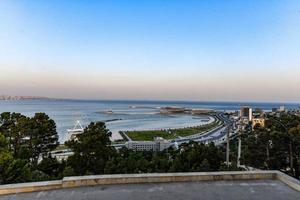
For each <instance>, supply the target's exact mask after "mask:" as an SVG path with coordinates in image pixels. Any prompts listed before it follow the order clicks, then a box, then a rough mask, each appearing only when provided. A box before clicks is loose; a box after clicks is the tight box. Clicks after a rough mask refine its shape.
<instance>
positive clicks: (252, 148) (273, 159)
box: [234, 114, 300, 178]
mask: <svg viewBox="0 0 300 200" xmlns="http://www.w3.org/2000/svg"><path fill="white" fill-rule="evenodd" d="M267 119H268V120H267V123H266V126H265V127H260V126H256V127H254V130H253V131H252V132H250V133H245V134H244V135H243V138H242V163H244V164H245V165H248V166H252V167H255V168H260V169H274V170H275V169H276V170H282V171H285V172H287V173H289V174H290V175H293V176H295V177H297V178H299V170H300V168H299V162H300V117H298V116H295V115H291V114H282V115H281V116H280V117H276V116H267ZM234 153H236V151H234Z"/></svg>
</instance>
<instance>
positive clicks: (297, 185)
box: [276, 171, 300, 192]
mask: <svg viewBox="0 0 300 200" xmlns="http://www.w3.org/2000/svg"><path fill="white" fill-rule="evenodd" d="M276 179H277V180H280V181H281V182H283V183H284V184H286V185H287V186H289V187H290V188H293V189H294V190H297V191H298V192H300V181H299V180H297V179H295V178H293V177H291V176H288V175H286V174H284V173H282V172H279V171H277V174H276Z"/></svg>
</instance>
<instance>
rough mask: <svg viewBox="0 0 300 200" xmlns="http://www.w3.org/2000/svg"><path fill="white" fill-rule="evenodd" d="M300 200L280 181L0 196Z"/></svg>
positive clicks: (18, 199) (20, 199) (29, 199)
mask: <svg viewBox="0 0 300 200" xmlns="http://www.w3.org/2000/svg"><path fill="white" fill-rule="evenodd" d="M8 199H11V200H12V199H13V200H35V199H43V200H54V199H55V200H57V199H59V200H60V199H63V200H79V199H84V200H95V199H103V200H122V199H124V200H125V199H126V200H127V199H128V200H140V199H141V200H150V199H163V200H176V199H184V200H190V199H198V200H201V199H203V200H223V199H224V200H225V199H226V200H252V199H253V200H260V199H261V200H280V199H282V200H298V199H300V192H297V191H295V190H293V189H291V188H289V187H288V186H286V185H284V184H283V183H281V182H279V181H276V180H261V181H260V180H259V181H212V182H181V183H159V184H156V183H151V184H129V185H107V186H94V187H81V188H71V189H61V190H52V191H44V192H34V193H23V194H15V195H7V196H0V200H8Z"/></svg>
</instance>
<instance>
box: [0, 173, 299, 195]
mask: <svg viewBox="0 0 300 200" xmlns="http://www.w3.org/2000/svg"><path fill="white" fill-rule="evenodd" d="M266 179H278V180H279V181H281V182H283V183H285V184H286V185H288V186H289V187H291V188H293V189H295V190H297V191H299V192H300V181H298V180H296V179H294V178H292V177H289V176H288V175H285V174H283V173H282V172H279V171H235V172H233V171H229V172H195V173H153V174H115V175H95V176H74V177H66V178H64V179H63V180H59V181H47V182H35V183H20V184H10V185H0V195H4V194H15V193H23V192H37V191H43V190H54V189H62V188H73V187H83V186H94V185H115V184H141V183H167V182H191V181H220V180H224V181H234V180H266Z"/></svg>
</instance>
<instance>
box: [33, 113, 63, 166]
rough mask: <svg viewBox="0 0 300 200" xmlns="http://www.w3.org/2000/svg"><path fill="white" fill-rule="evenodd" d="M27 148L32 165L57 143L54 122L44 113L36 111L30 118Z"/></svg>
mask: <svg viewBox="0 0 300 200" xmlns="http://www.w3.org/2000/svg"><path fill="white" fill-rule="evenodd" d="M30 128H31V130H30V133H29V138H30V139H29V149H30V152H31V160H32V163H33V166H36V165H37V163H38V159H39V158H40V157H46V156H47V155H48V154H49V152H50V151H52V150H54V149H55V148H56V147H57V146H58V145H59V142H58V134H57V132H56V125H55V122H54V121H53V120H52V119H50V118H49V116H48V115H46V114H45V113H36V114H35V115H34V117H32V118H31V120H30Z"/></svg>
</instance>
